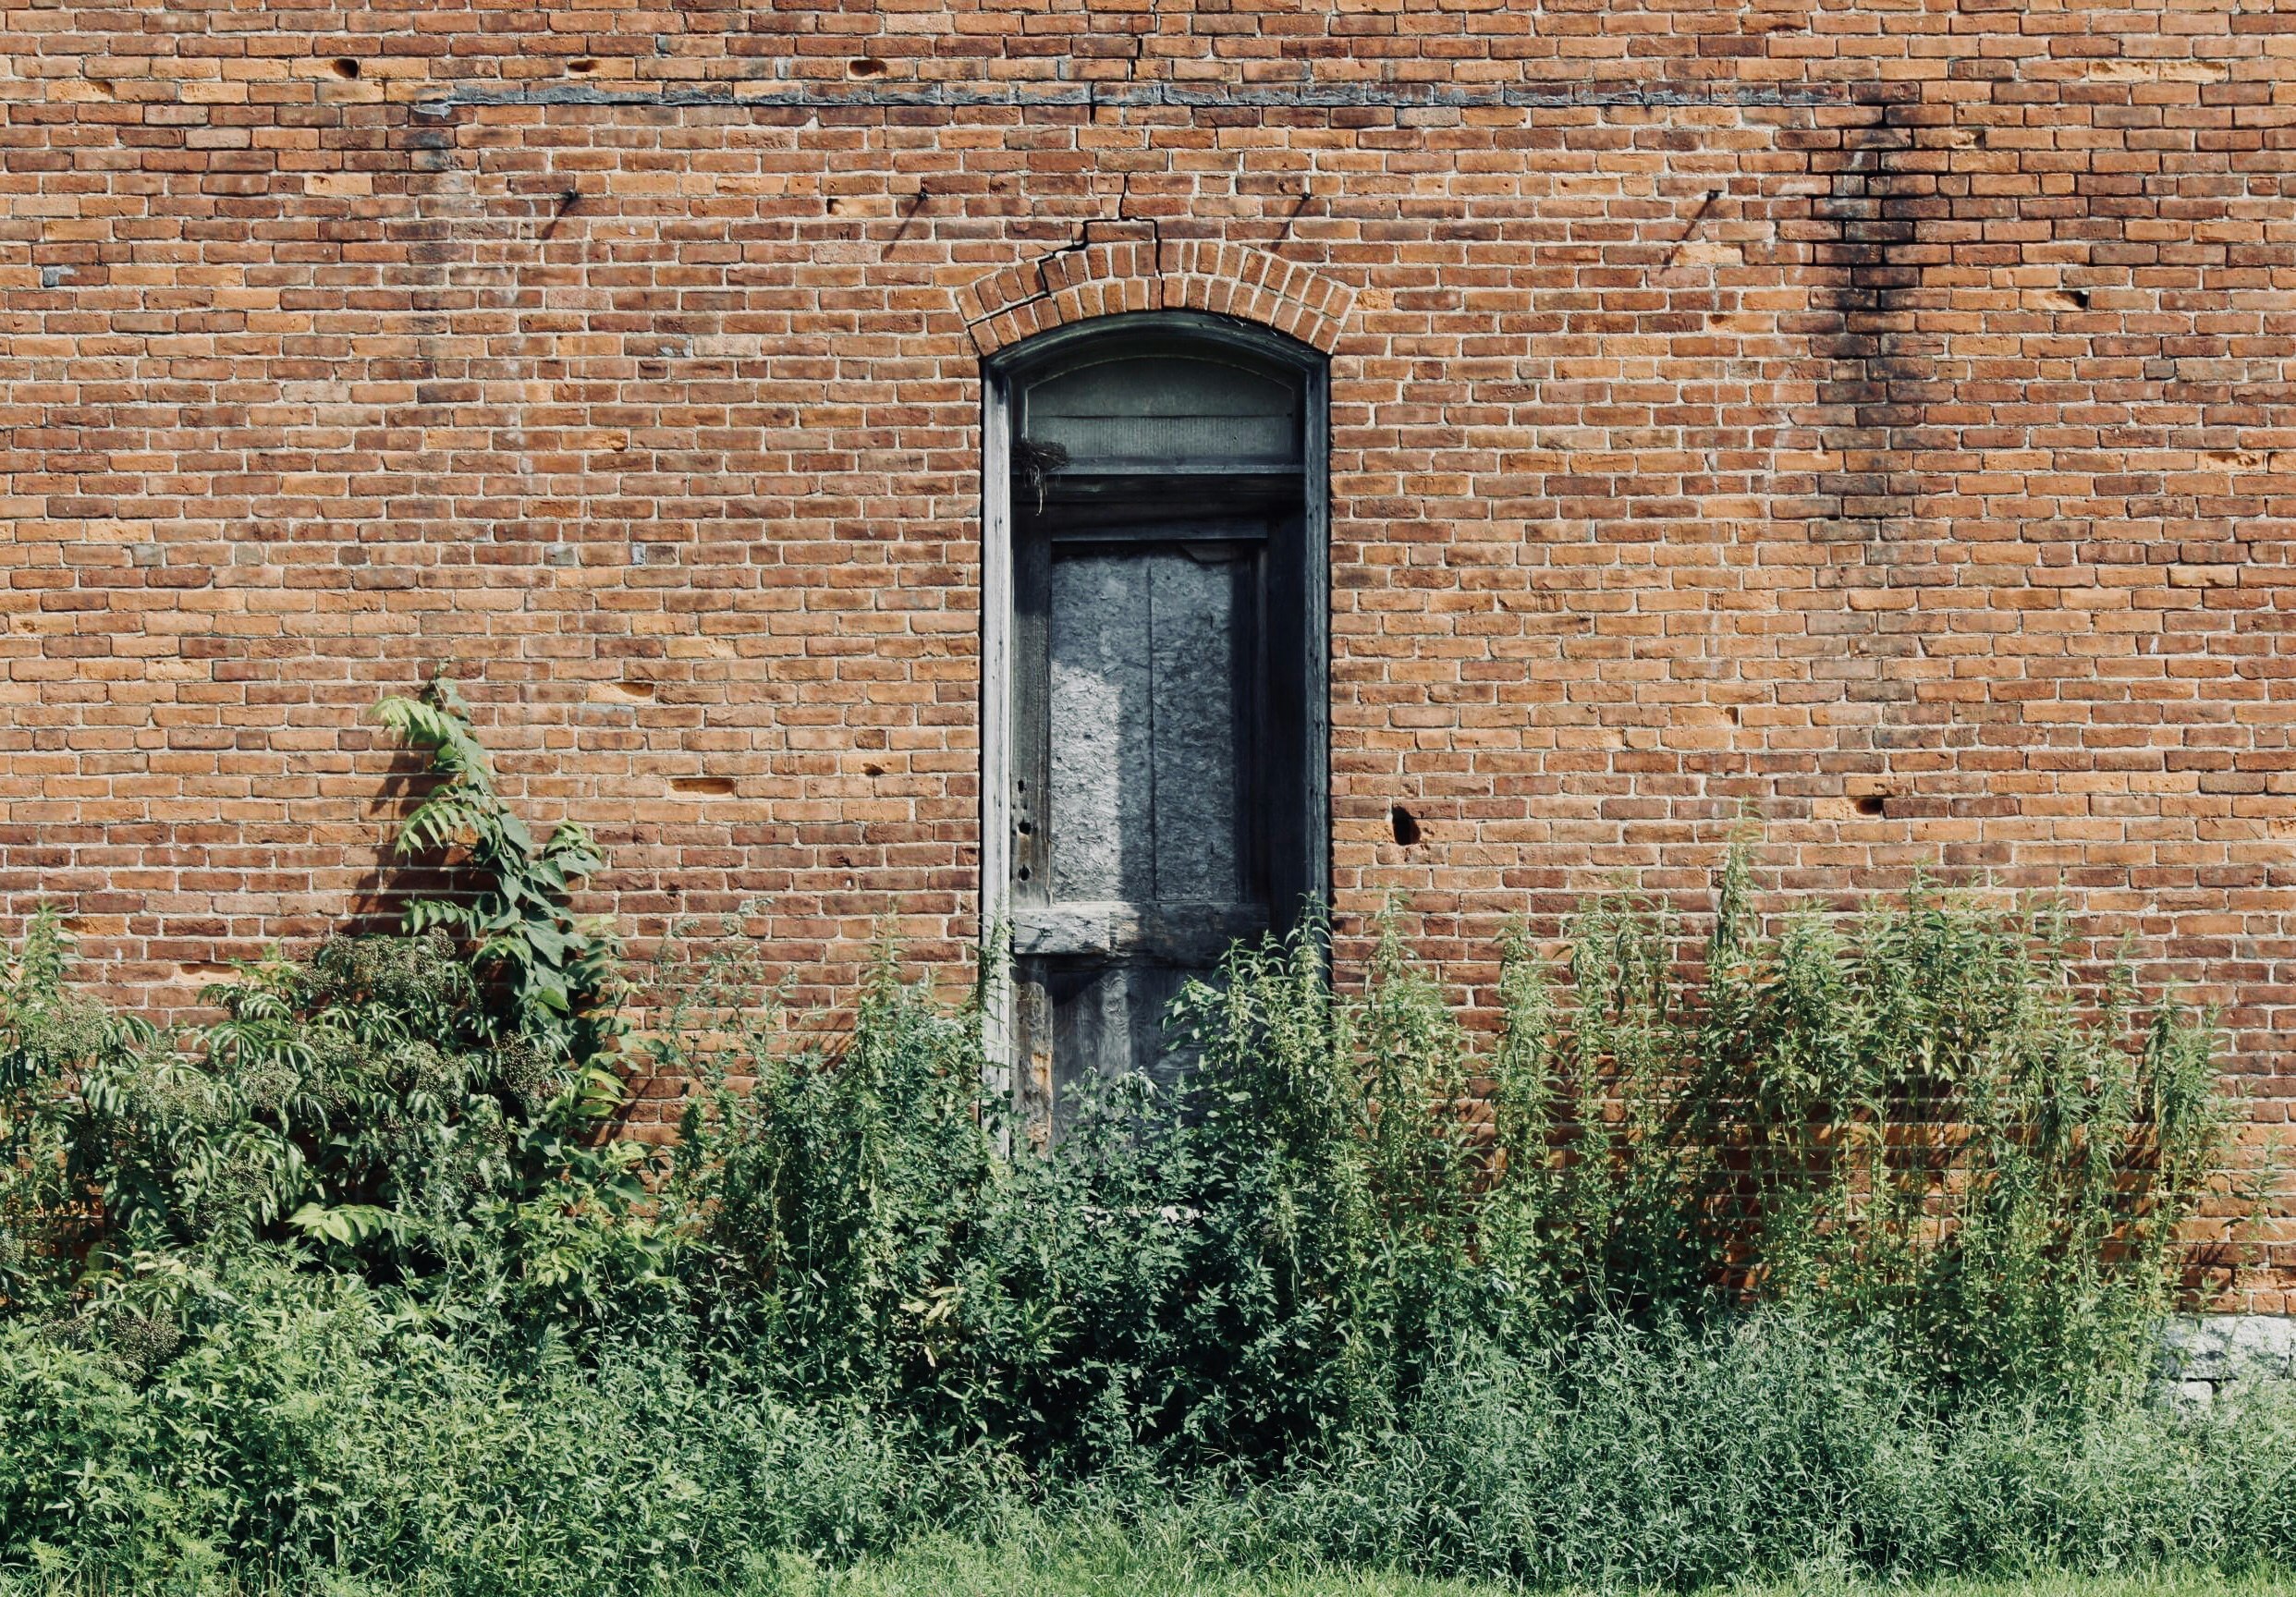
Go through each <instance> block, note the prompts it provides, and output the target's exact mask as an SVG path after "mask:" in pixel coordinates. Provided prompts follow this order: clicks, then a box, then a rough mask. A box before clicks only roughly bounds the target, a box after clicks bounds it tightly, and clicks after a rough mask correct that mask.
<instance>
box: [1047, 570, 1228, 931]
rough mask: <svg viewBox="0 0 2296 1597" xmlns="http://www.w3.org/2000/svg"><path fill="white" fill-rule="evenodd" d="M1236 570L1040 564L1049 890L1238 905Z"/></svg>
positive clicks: (1084, 896)
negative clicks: (1046, 590) (1043, 577)
mask: <svg viewBox="0 0 2296 1597" xmlns="http://www.w3.org/2000/svg"><path fill="white" fill-rule="evenodd" d="M1248 569H1249V566H1248V564H1247V563H1245V562H1242V561H1235V560H1223V559H1213V560H1203V559H1199V558H1197V557H1195V556H1194V555H1191V554H1189V553H1186V552H1183V551H1177V550H1173V549H1170V548H1163V549H1144V550H1141V551H1139V552H1131V551H1124V552H1108V553H1100V552H1093V553H1078V554H1074V555H1062V556H1060V557H1059V558H1056V559H1055V560H1054V561H1053V563H1052V572H1051V601H1052V602H1051V612H1052V614H1051V617H1050V632H1051V637H1050V640H1049V641H1050V652H1051V683H1050V702H1049V704H1048V706H1047V709H1048V712H1049V720H1050V726H1049V732H1050V744H1051V748H1050V756H1051V758H1050V762H1049V764H1050V773H1049V775H1050V786H1051V790H1050V793H1049V795H1048V798H1049V814H1048V816H1047V817H1046V821H1047V823H1048V825H1049V827H1050V831H1051V853H1052V861H1051V863H1052V884H1051V885H1052V893H1051V896H1052V898H1053V899H1054V900H1055V901H1056V902H1059V901H1065V900H1106V899H1121V900H1127V901H1130V902H1134V903H1157V902H1181V901H1188V902H1215V903H1230V902H1234V901H1235V900H1236V899H1237V898H1238V897H1240V896H1241V887H1242V882H1241V860H1240V847H1239V846H1240V834H1241V820H1242V793H1241V780H1240V779H1241V758H1240V753H1241V751H1240V750H1239V749H1238V747H1237V735H1236V715H1235V702H1236V701H1235V685H1236V677H1237V672H1238V668H1239V666H1240V664H1241V661H1240V640H1239V638H1238V635H1237V634H1238V620H1239V617H1238V614H1237V613H1238V610H1239V608H1240V603H1239V601H1240V591H1239V590H1240V587H1241V583H1240V576H1241V574H1242V573H1244V572H1245V571H1247V570H1248Z"/></svg>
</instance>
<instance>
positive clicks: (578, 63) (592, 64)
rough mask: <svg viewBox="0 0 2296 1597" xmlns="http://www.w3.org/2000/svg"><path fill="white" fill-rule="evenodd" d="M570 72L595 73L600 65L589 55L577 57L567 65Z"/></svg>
mask: <svg viewBox="0 0 2296 1597" xmlns="http://www.w3.org/2000/svg"><path fill="white" fill-rule="evenodd" d="M566 69H567V70H568V72H595V71H596V70H597V69H598V63H597V62H596V61H595V60H593V59H592V58H591V57H590V56H588V55H577V56H575V57H574V59H573V60H571V61H568V63H567V64H566Z"/></svg>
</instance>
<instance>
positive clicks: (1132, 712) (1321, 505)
mask: <svg viewBox="0 0 2296 1597" xmlns="http://www.w3.org/2000/svg"><path fill="white" fill-rule="evenodd" d="M1325 395H1326V388H1325V365H1324V360H1323V357H1322V356H1321V355H1320V354H1319V353H1318V352H1317V351H1315V350H1314V349H1313V348H1311V347H1308V346H1306V345H1304V344H1300V343H1297V342H1295V341H1293V340H1291V339H1288V338H1286V337H1284V336H1282V335H1278V334H1275V333H1272V332H1268V331H1266V330H1264V329H1261V328H1258V327H1254V326H1252V325H1250V324H1248V323H1239V322H1235V321H1232V320H1229V319H1227V318H1223V317H1217V316H1211V315H1205V314H1202V313H1197V312H1142V313H1139V314H1135V315H1126V316H1114V317H1106V318H1102V319H1099V320H1095V321H1092V322H1087V323H1078V324H1076V325H1073V326H1069V327H1063V328H1060V329H1058V330H1056V331H1054V332H1051V333H1047V334H1044V335H1041V336H1039V337H1037V338H1034V339H1032V340H1030V341H1028V342H1027V343H1025V344H1022V345H1020V346H1018V347H1014V348H1012V349H1009V350H1007V351H1004V352H1002V353H1001V354H1000V355H999V356H998V357H997V358H996V359H995V360H993V361H992V362H991V363H990V365H989V368H988V371H987V405H988V413H987V417H986V419H985V421H986V424H985V429H984V436H985V439H986V441H987V458H986V460H985V461H984V463H983V464H984V475H983V481H984V494H983V499H984V511H985V514H984V518H983V520H984V538H985V549H984V555H985V558H984V562H983V564H984V567H985V573H986V575H985V579H984V583H983V609H984V614H983V642H984V645H985V648H984V671H983V692H984V695H985V703H984V705H983V711H984V714H983V725H984V728H985V730H986V734H987V735H986V738H985V739H984V745H985V747H984V757H983V779H984V780H983V822H984V832H983V838H984V845H985V846H984V847H983V884H982V886H983V905H984V907H985V908H986V911H987V914H988V916H989V917H990V918H991V920H993V921H994V922H995V923H996V924H998V925H1001V927H1002V928H1003V929H1004V930H1005V931H1006V932H1007V933H1008V934H1009V935H1010V938H1011V947H1012V953H1013V960H1014V963H1013V971H1012V976H1013V981H1012V982H1011V984H1010V992H1009V994H1008V998H1007V1001H1006V1003H1005V1005H1004V1006H1003V1013H1002V1014H1001V1016H999V1017H998V1019H999V1021H1000V1022H1001V1024H1000V1025H999V1026H998V1028H997V1030H999V1032H1000V1034H1001V1035H1000V1037H999V1039H998V1041H999V1046H1000V1052H1001V1053H1002V1055H1003V1056H1004V1058H1005V1060H1006V1062H1007V1063H1008V1066H1009V1067H1011V1068H1012V1070H1013V1071H1014V1079H1013V1087H1014V1091H1015V1092H1016V1095H1017V1097H1018V1099H1019V1102H1020V1105H1021V1106H1022V1108H1023V1110H1024V1111H1025V1112H1026V1114H1027V1115H1028V1117H1029V1119H1030V1120H1031V1122H1032V1125H1034V1126H1036V1127H1038V1128H1041V1129H1043V1130H1044V1131H1051V1130H1053V1129H1054V1128H1057V1126H1058V1125H1059V1124H1060V1123H1061V1122H1062V1121H1063V1120H1064V1119H1066V1118H1067V1116H1068V1115H1069V1112H1070V1111H1071V1110H1072V1108H1073V1106H1074V1104H1075V1103H1077V1102H1078V1101H1079V1099H1080V1097H1081V1090H1082V1089H1083V1088H1084V1087H1085V1086H1086V1085H1087V1084H1088V1083H1089V1082H1090V1081H1091V1080H1092V1079H1093V1078H1095V1077H1100V1076H1106V1075H1111V1074H1120V1073H1124V1072H1129V1071H1142V1070H1144V1071H1149V1072H1152V1073H1156V1074H1160V1075H1163V1074H1169V1073H1170V1072H1172V1071H1173V1070H1175V1069H1177V1068H1178V1067H1179V1061H1177V1060H1176V1059H1175V1058H1174V1057H1173V1056H1172V1055H1170V1053H1169V1052H1168V1051H1167V1050H1166V1049H1165V1048H1164V1046H1163V1044H1162V1036H1161V1030H1162V1018H1163V1015H1164V1011H1165V1008H1166V1006H1167V1005H1168V1004H1169V1002H1170V1001H1171V999H1172V997H1173V996H1174V994H1177V993H1178V992H1179V988H1180V985H1181V984H1182V983H1183V982H1185V981H1187V980H1188V979H1189V978H1190V977H1191V976H1196V975H1202V974H1206V973H1208V972H1209V971H1211V970H1212V969H1213V968H1214V967H1215V965H1216V963H1217V961H1218V958H1219V957H1220V955H1221V953H1222V952H1224V951H1225V950H1226V948H1227V946H1228V945H1229V944H1230V943H1231V942H1233V941H1234V940H1235V939H1236V938H1239V937H1248V936H1254V935H1257V934H1258V933H1262V932H1264V931H1267V930H1269V929H1271V928H1276V927H1282V926H1285V925H1288V924H1289V923H1290V922H1291V921H1292V920H1294V919H1295V918H1296V917H1297V916H1298V915H1299V914H1300V913H1301V910H1302V908H1303V907H1305V906H1306V905H1308V904H1310V903H1311V902H1320V901H1321V900H1322V898H1323V897H1324V896H1325V892H1326V890H1327V886H1328V882H1329V835H1330V828H1329V820H1328V813H1329V802H1328V786H1329V784H1328V769H1327V755H1326V743H1327V738H1326V713H1327V706H1328V691H1327V656H1328V615H1329V597H1328V577H1327V569H1328V555H1327V546H1326V545H1327V533H1326V510H1325V438H1326V433H1327V401H1326V398H1325Z"/></svg>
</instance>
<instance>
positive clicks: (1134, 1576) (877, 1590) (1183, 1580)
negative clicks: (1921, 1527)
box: [788, 1531, 2296, 1597]
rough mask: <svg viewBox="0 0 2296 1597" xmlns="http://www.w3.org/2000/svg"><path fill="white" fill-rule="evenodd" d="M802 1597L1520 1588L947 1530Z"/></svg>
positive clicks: (2234, 1590) (1488, 1592)
mask: <svg viewBox="0 0 2296 1597" xmlns="http://www.w3.org/2000/svg"><path fill="white" fill-rule="evenodd" d="M788 1577H789V1579H788V1587H789V1590H790V1591H792V1593H793V1594H794V1593H797V1592H802V1593H805V1597H1501V1594H1502V1593H1505V1594H1507V1597H1520V1589H1519V1588H1514V1587H1509V1586H1502V1585H1492V1584H1487V1583H1484V1582H1479V1581H1472V1580H1434V1579H1423V1578H1422V1577H1418V1576H1413V1575H1408V1574H1400V1573H1397V1572H1394V1571H1388V1570H1376V1569H1351V1568H1325V1569H1306V1568H1303V1569H1297V1570H1269V1569H1223V1568H1219V1567H1213V1566H1210V1565H1207V1564H1206V1563H1205V1562H1203V1560H1202V1559H1201V1558H1199V1557H1198V1556H1196V1555H1194V1554H1191V1551H1190V1550H1189V1549H1188V1548H1187V1547H1185V1546H1184V1545H1181V1544H1179V1543H1178V1542H1171V1543H1163V1542H1156V1541H1154V1540H1153V1539H1151V1540H1146V1541H1140V1540H1133V1539H1128V1538H1126V1537H1124V1536H1122V1535H1119V1534H1117V1533H1116V1532H1113V1531H1111V1532H1107V1533H1105V1534H1084V1535H1072V1536H1058V1537H1053V1538H1048V1539H1044V1540H1038V1541H1031V1540H1029V1539H1026V1538H1021V1539H1016V1540H1013V1541H1009V1542H1001V1543H999V1544H997V1545H995V1546H983V1545H982V1544H981V1543H978V1542H969V1541H964V1540H961V1539H959V1538H955V1537H935V1538H930V1539H927V1540H924V1541H921V1542H915V1543H912V1544H911V1545H910V1546H909V1547H906V1548H904V1549H902V1550H901V1551H900V1552H898V1553H897V1554H890V1555H887V1556H885V1557H880V1558H872V1559H869V1560H866V1561H864V1562H862V1563H861V1564H858V1565H855V1566H852V1567H847V1568H842V1569H837V1570H823V1571H820V1572H819V1573H814V1574H810V1575H809V1574H807V1573H805V1572H803V1571H801V1570H800V1569H797V1568H794V1567H793V1568H790V1569H789V1570H788ZM1835 1594H1840V1597H2296V1575H2290V1574H2284V1573H2278V1572H2266V1573H2253V1574H2242V1575H2221V1574H2217V1573H2216V1572H2214V1571H2211V1570H2204V1569H2170V1570H2156V1571H2146V1572H2142V1573H2133V1574H2124V1575H2106V1576H2082V1575H2069V1574H2044V1575H2035V1576H2030V1577H2014V1578H2003V1579H1969V1580H1946V1581H1937V1582H1930V1583H1924V1584H1922V1585H1917V1586H1902V1585H1884V1584H1878V1583H1875V1582H1872V1581H1864V1580H1856V1579H1849V1578H1847V1577H1841V1576H1831V1577H1829V1576H1825V1575H1819V1574H1812V1575H1809V1576H1805V1577H1803V1578H1802V1579H1797V1580H1789V1581H1777V1582H1749V1583H1747V1584H1745V1585H1739V1586H1726V1587H1716V1588H1712V1589H1710V1591H1709V1593H1708V1597H1835Z"/></svg>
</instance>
